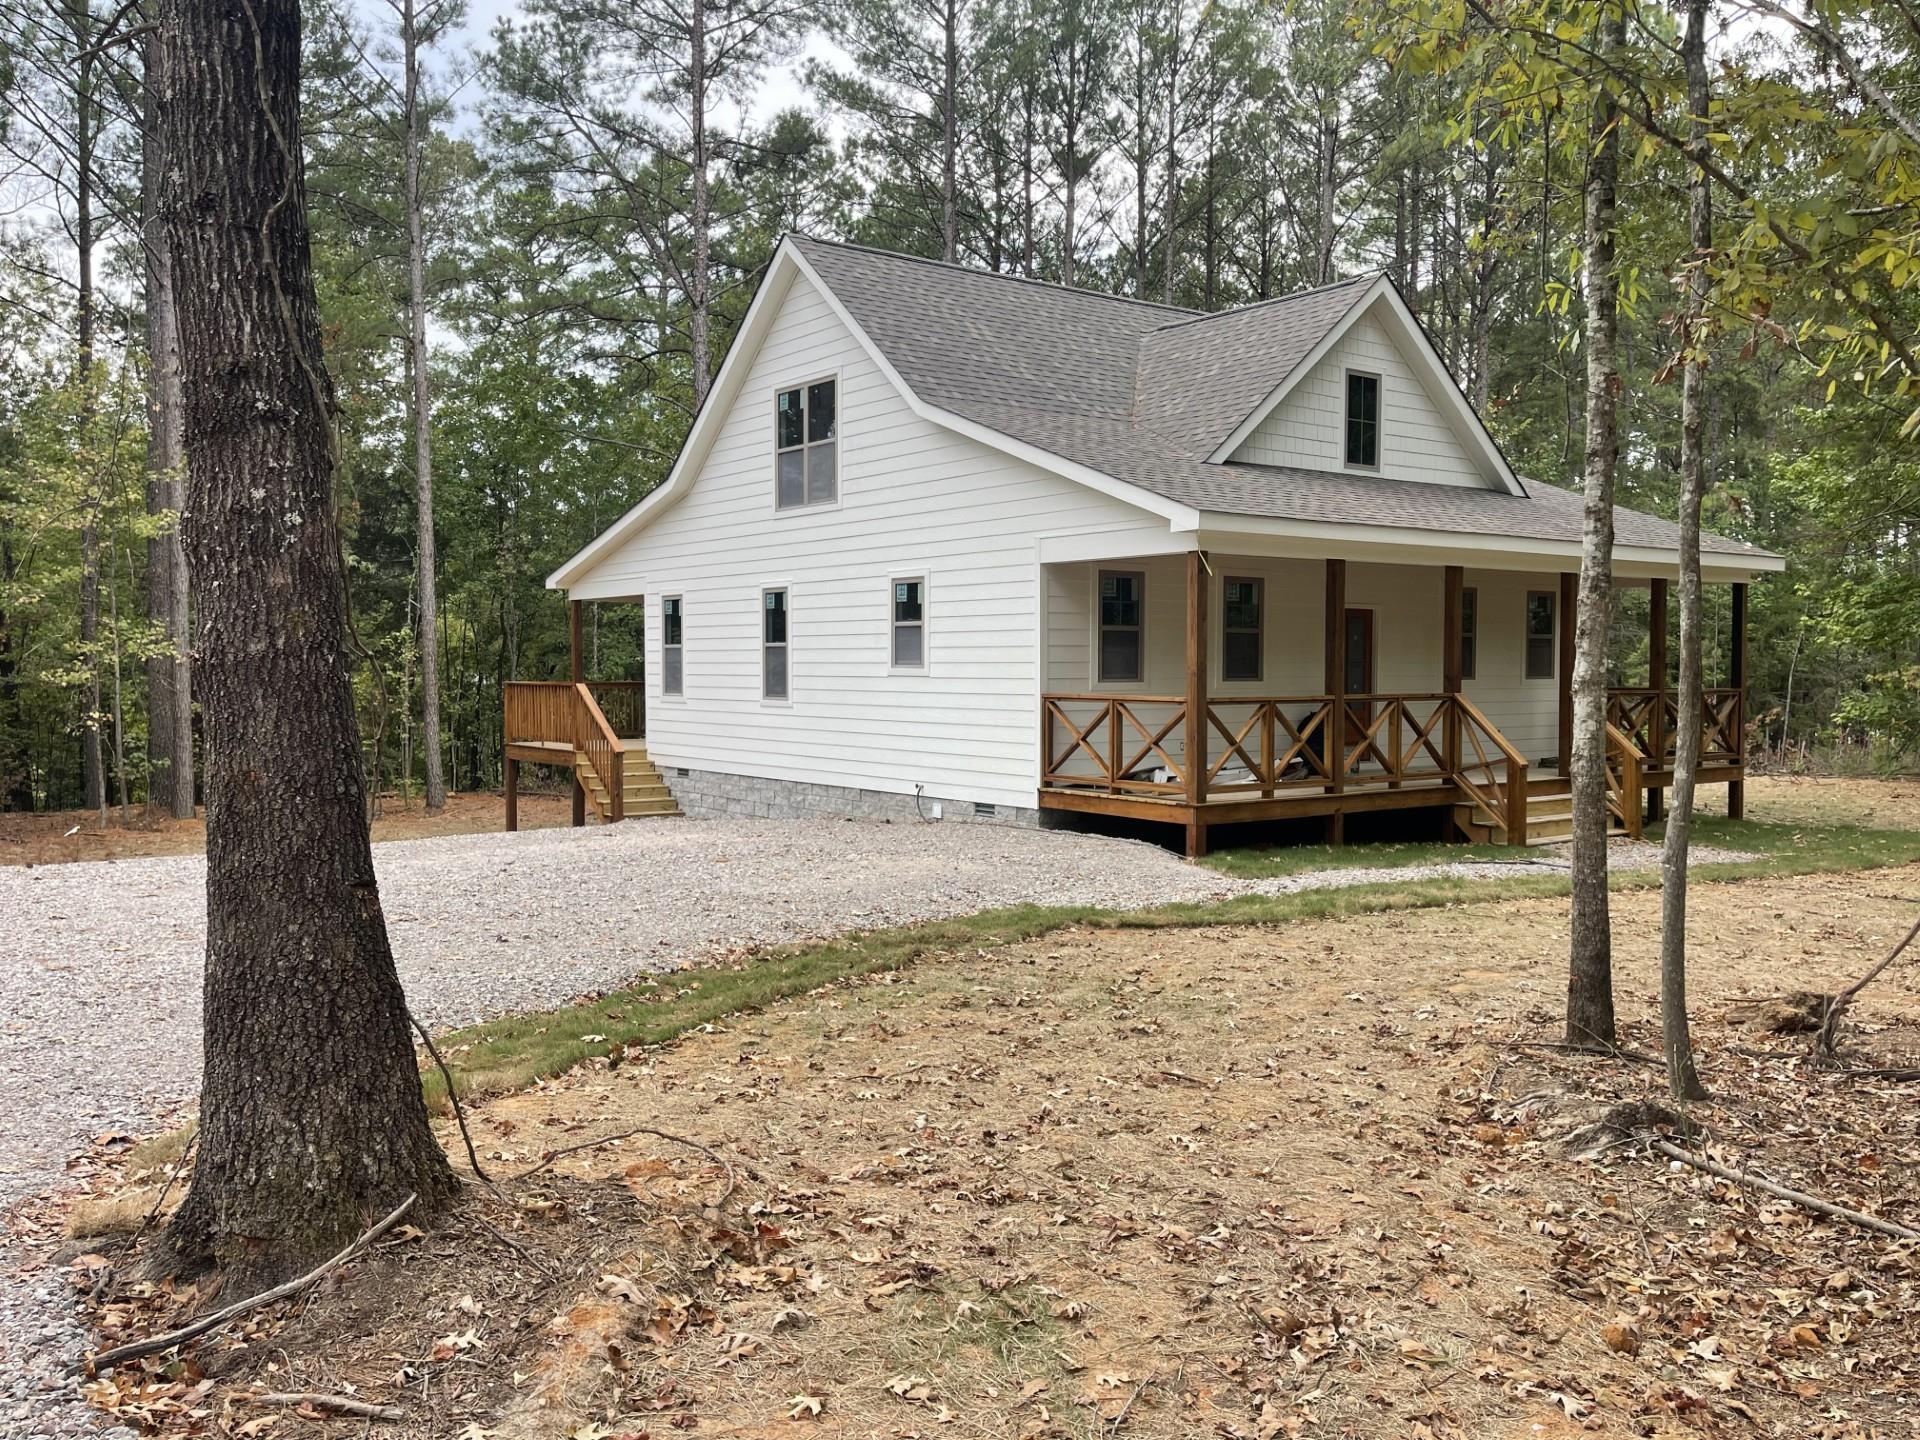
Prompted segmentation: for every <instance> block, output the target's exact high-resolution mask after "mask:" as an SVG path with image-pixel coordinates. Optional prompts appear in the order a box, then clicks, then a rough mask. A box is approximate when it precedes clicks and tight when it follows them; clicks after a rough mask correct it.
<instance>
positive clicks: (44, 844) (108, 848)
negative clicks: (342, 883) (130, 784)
mask: <svg viewBox="0 0 1920 1440" xmlns="http://www.w3.org/2000/svg"><path fill="white" fill-rule="evenodd" d="M111 813H112V816H113V823H112V824H110V825H109V826H108V827H107V828H106V829H105V830H102V829H100V828H99V825H98V823H97V819H96V817H95V816H94V815H93V813H92V812H91V811H86V810H56V811H49V812H47V813H45V814H38V815H34V814H22V813H20V812H18V811H8V812H4V813H0V865H65V864H68V863H70V862H72V861H76V860H128V859H132V858H134V857H136V856H143V855H198V854H199V853H200V852H201V851H203V850H205V849H206V848H207V826H206V821H205V819H204V817H203V818H200V819H194V820H175V819H173V818H171V817H164V818H153V819H149V818H148V817H147V815H146V814H145V813H144V811H143V810H141V809H140V808H139V807H135V809H134V812H133V819H132V823H130V824H128V825H124V826H123V825H121V824H120V823H119V815H120V812H119V811H118V810H117V809H116V810H114V811H112V812H111ZM506 813H507V812H506V801H505V800H503V799H502V798H501V797H500V796H498V795H493V794H486V793H476V794H470V795H450V796H448V797H447V808H446V809H445V810H443V811H441V812H440V814H438V815H433V816H429V815H428V814H427V813H426V810H425V809H424V807H423V806H422V804H421V801H420V799H419V797H418V796H415V797H414V800H413V802H412V804H411V805H408V804H406V803H405V802H403V801H402V800H401V799H400V798H399V797H398V796H391V795H390V796H385V797H383V798H382V800H381V804H380V815H379V817H378V818H377V819H376V820H375V821H374V822H373V838H374V842H375V843H376V844H377V843H379V842H380V841H383V840H424V839H426V838H428V837H429V836H434V835H473V834H478V833H480V832H482V831H487V830H499V829H502V828H503V827H504V826H505V824H506ZM572 818H573V815H572V807H571V805H570V803H569V801H568V799H567V797H566V796H565V795H564V794H555V795H541V794H528V793H526V792H525V791H522V792H521V795H520V828H521V829H523V830H544V829H546V828H548V827H549V826H555V825H565V824H568V823H570V822H571V820H572Z"/></svg>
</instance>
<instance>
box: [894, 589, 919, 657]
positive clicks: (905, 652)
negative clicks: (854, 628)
mask: <svg viewBox="0 0 1920 1440" xmlns="http://www.w3.org/2000/svg"><path fill="white" fill-rule="evenodd" d="M926 665H927V582H926V580H925V579H923V578H920V577H915V578H912V579H906V580H895V581H894V582H893V668H894V669H896V670H924V669H925V668H926Z"/></svg>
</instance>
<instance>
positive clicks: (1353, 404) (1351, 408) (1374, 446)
mask: <svg viewBox="0 0 1920 1440" xmlns="http://www.w3.org/2000/svg"><path fill="white" fill-rule="evenodd" d="M1347 464H1349V465H1351V466H1354V467H1355V468H1357V469H1361V470H1378V469H1379V468H1380V377H1379V376H1378V375H1368V374H1365V373H1363V372H1361V371H1358V370H1349V371H1348V372H1347Z"/></svg>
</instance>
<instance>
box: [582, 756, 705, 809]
mask: <svg viewBox="0 0 1920 1440" xmlns="http://www.w3.org/2000/svg"><path fill="white" fill-rule="evenodd" d="M627 745H628V748H627V749H626V751H625V753H624V755H623V757H622V759H621V763H620V778H621V786H620V811H621V816H622V818H624V819H627V820H635V819H638V818H640V817H641V816H644V815H678V814H679V813H680V804H679V802H678V801H676V800H675V799H674V798H673V791H672V790H670V789H669V788H668V787H667V782H666V781H665V780H664V779H663V778H661V775H660V771H659V769H658V768H657V767H656V766H655V765H654V763H653V762H652V761H651V760H649V759H648V758H647V752H646V749H645V747H644V746H638V745H635V744H634V743H633V742H632V741H629V742H627ZM573 764H574V769H575V770H576V771H577V772H578V773H579V776H580V782H581V784H583V785H585V786H586V790H587V799H588V800H590V801H591V802H592V803H593V809H594V813H595V814H596V815H598V816H599V817H600V818H601V820H603V821H604V820H606V819H607V817H608V816H609V814H610V813H611V812H612V809H613V801H612V798H611V796H610V795H609V794H608V792H607V786H606V782H605V781H604V780H602V779H601V778H600V774H599V772H598V771H596V770H595V769H594V767H593V761H592V760H591V759H589V758H588V757H587V754H586V752H585V751H581V750H576V751H575V752H574V755H573Z"/></svg>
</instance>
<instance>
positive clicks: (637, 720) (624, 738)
mask: <svg viewBox="0 0 1920 1440" xmlns="http://www.w3.org/2000/svg"><path fill="white" fill-rule="evenodd" d="M503 711H504V716H503V723H504V730H505V735H504V741H505V744H504V752H505V755H506V792H507V795H506V800H507V816H506V828H507V829H509V830H515V829H518V828H519V824H520V767H521V766H522V765H529V764H530V765H558V766H564V767H565V768H567V769H569V770H571V771H572V772H573V823H574V824H575V825H584V824H586V821H587V811H588V809H589V808H591V809H592V810H593V812H594V814H595V815H596V816H597V817H598V818H599V819H600V820H601V821H602V823H606V824H611V823H613V822H615V821H619V820H625V819H628V818H629V817H634V816H640V815H678V814H679V813H680V807H679V805H678V804H677V803H676V802H675V800H674V798H673V792H672V790H670V789H669V788H668V786H667V783H666V781H665V779H664V778H663V777H662V776H661V774H660V772H659V770H658V769H657V768H656V767H655V766H654V764H653V762H652V761H651V760H650V759H648V757H647V745H646V738H645V735H644V734H643V733H632V734H622V733H620V732H621V730H622V729H627V730H633V731H635V732H640V731H642V730H643V729H644V726H645V723H646V709H645V693H644V691H642V690H641V688H640V684H639V682H637V681H599V682H593V683H589V682H586V681H567V680H556V681H521V680H516V681H512V682H509V683H508V685H507V687H506V693H505V696H504V700H503ZM610 717H617V721H618V723H617V724H616V719H615V718H610Z"/></svg>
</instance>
